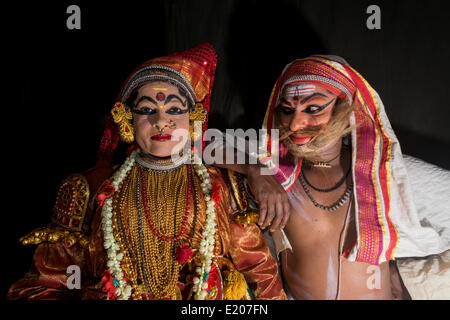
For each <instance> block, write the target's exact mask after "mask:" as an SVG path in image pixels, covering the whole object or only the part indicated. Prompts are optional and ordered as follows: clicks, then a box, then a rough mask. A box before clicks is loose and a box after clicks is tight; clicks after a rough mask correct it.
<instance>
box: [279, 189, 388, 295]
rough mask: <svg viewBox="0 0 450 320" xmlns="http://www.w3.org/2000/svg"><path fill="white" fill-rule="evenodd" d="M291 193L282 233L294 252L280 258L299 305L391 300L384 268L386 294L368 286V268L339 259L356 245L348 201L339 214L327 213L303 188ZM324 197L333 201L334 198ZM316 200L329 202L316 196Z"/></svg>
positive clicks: (358, 263) (352, 213) (334, 212)
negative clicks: (312, 301) (305, 302)
mask: <svg viewBox="0 0 450 320" xmlns="http://www.w3.org/2000/svg"><path fill="white" fill-rule="evenodd" d="M293 188H294V189H293V190H291V192H290V194H289V198H290V203H291V207H292V212H291V216H290V220H289V223H288V224H287V226H286V228H285V233H286V236H287V237H288V239H289V242H290V244H291V246H292V252H291V251H290V250H285V251H283V252H282V254H281V260H282V261H281V263H282V272H283V276H284V279H285V281H286V283H287V285H288V287H289V290H290V291H291V293H292V294H293V295H294V296H295V297H296V298H297V299H339V298H351V299H354V298H357V297H361V298H364V297H365V298H376V297H378V298H380V297H381V298H387V299H389V298H390V289H389V288H388V286H389V279H388V274H389V272H388V265H387V264H385V265H381V266H380V267H381V272H382V273H383V275H382V277H383V279H382V282H383V289H386V290H376V291H373V290H369V289H370V288H368V287H367V284H366V283H367V279H368V274H367V272H366V270H367V268H368V267H369V266H370V265H369V264H367V263H361V262H350V261H348V260H346V259H345V258H343V257H342V254H343V252H345V251H346V250H348V249H349V248H351V247H352V245H354V243H355V241H356V226H355V219H354V216H355V212H354V211H355V208H354V203H353V201H352V200H351V198H350V199H349V200H348V201H346V202H345V204H344V205H342V206H341V207H340V208H338V209H336V210H334V211H326V210H323V209H321V208H318V207H316V206H315V205H314V204H313V203H312V202H311V201H310V199H309V198H308V196H307V195H306V194H305V192H304V190H303V189H302V188H301V187H299V186H298V185H297V186H294V187H293ZM341 192H342V191H341ZM337 194H339V192H338V193H337ZM328 196H329V197H330V198H331V199H333V195H328ZM334 197H336V195H334ZM337 197H339V195H338V196H337ZM316 200H317V202H318V203H324V204H326V203H327V202H328V203H329V202H330V200H329V199H326V197H320V196H319V197H317V199H316ZM371 295H373V297H372V296H371Z"/></svg>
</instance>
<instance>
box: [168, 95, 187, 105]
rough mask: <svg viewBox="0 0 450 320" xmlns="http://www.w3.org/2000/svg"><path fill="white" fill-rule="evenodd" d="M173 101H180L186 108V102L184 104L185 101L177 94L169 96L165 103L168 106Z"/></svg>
mask: <svg viewBox="0 0 450 320" xmlns="http://www.w3.org/2000/svg"><path fill="white" fill-rule="evenodd" d="M172 99H178V100H179V101H180V102H181V104H182V105H183V107H185V106H186V101H184V102H183V100H181V98H180V97H179V96H177V95H175V94H169V95H168V96H167V98H166V101H164V104H168V103H169V102H170V100H172Z"/></svg>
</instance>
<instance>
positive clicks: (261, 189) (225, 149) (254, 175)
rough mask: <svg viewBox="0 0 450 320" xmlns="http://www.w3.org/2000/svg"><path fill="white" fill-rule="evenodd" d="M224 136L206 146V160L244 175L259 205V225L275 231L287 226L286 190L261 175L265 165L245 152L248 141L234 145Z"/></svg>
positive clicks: (289, 211)
mask: <svg viewBox="0 0 450 320" xmlns="http://www.w3.org/2000/svg"><path fill="white" fill-rule="evenodd" d="M216 131H217V130H216ZM217 132H218V133H220V132H219V131H217ZM224 138H225V137H224V136H222V137H216V140H214V141H213V142H212V143H210V144H209V145H208V146H207V148H205V152H204V154H203V157H204V160H205V162H206V163H208V164H212V165H214V166H217V167H219V168H223V169H229V170H233V171H236V172H238V173H241V174H243V175H245V176H246V177H247V181H248V184H249V186H250V188H251V190H252V193H253V196H254V198H255V200H256V201H257V202H258V205H259V220H258V224H259V225H260V226H261V228H263V229H264V228H266V227H268V226H270V230H271V231H272V232H273V231H275V230H278V229H279V228H281V229H284V227H285V226H286V224H287V222H288V220H289V215H290V213H291V210H290V205H289V200H288V198H287V193H286V191H285V190H284V188H283V187H282V186H281V184H280V183H279V182H278V180H277V179H276V178H275V177H274V176H273V175H262V174H261V169H262V168H263V165H262V164H260V163H259V161H258V160H257V159H256V155H250V154H249V153H248V152H246V150H250V147H248V143H247V142H241V145H244V147H243V148H241V147H239V146H240V145H239V143H238V144H237V145H238V147H235V146H234V144H233V145H229V144H228V143H227V141H226V142H225V139H224ZM238 139H239V138H238ZM227 155H232V156H231V159H228V160H232V161H227ZM228 158H230V157H228ZM242 160H244V161H242Z"/></svg>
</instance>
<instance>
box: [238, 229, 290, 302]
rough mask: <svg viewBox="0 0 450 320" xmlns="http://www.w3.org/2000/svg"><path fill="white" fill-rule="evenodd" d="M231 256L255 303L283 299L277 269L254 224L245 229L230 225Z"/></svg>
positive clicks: (284, 295)
mask: <svg viewBox="0 0 450 320" xmlns="http://www.w3.org/2000/svg"><path fill="white" fill-rule="evenodd" d="M230 255H231V257H232V260H233V263H234V265H235V266H236V268H237V269H238V271H239V272H241V273H242V274H243V275H244V277H245V279H246V281H247V283H248V284H249V286H250V288H251V289H252V291H253V292H254V295H255V297H256V299H264V300H285V299H286V294H285V293H284V291H283V284H282V281H281V277H280V275H279V273H278V265H277V263H276V262H275V260H274V258H273V257H272V255H271V254H270V251H269V248H268V247H267V245H266V242H265V239H264V236H263V234H262V232H261V230H260V229H259V228H258V226H257V225H256V224H254V223H251V224H249V225H247V226H246V227H240V226H238V225H237V224H236V223H234V222H231V250H230Z"/></svg>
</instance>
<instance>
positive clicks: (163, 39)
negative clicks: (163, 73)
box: [0, 0, 450, 297]
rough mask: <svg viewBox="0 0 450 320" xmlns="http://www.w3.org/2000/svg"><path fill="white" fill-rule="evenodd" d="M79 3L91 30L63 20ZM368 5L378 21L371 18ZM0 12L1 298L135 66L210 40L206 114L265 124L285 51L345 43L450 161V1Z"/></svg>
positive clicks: (407, 127)
mask: <svg viewBox="0 0 450 320" xmlns="http://www.w3.org/2000/svg"><path fill="white" fill-rule="evenodd" d="M71 4H78V5H79V6H80V8H81V30H68V29H67V28H66V19H67V17H68V14H66V8H67V7H68V6H69V5H71ZM370 4H377V5H379V6H380V8H381V27H382V28H381V30H368V29H367V28H366V19H367V17H368V16H369V15H368V14H366V8H367V7H368V6H369V5H370ZM2 13H3V17H4V19H3V23H5V26H4V27H2V32H3V36H2V39H3V40H2V42H3V45H2V49H3V50H2V51H3V52H6V54H7V55H6V58H5V61H4V62H5V65H4V70H7V71H8V72H7V73H6V74H7V76H5V73H3V75H4V80H7V83H8V85H6V86H3V91H4V92H3V93H4V94H3V96H5V97H6V100H5V101H8V103H5V104H6V105H4V106H3V107H4V108H3V114H2V120H3V124H4V126H3V128H4V129H3V139H2V140H3V142H4V153H3V157H2V159H3V168H4V169H3V170H4V172H3V177H5V178H4V179H3V184H4V185H5V186H6V188H4V189H3V190H4V191H3V210H2V216H3V217H4V218H6V219H3V228H2V230H3V231H2V236H3V238H4V239H3V242H2V243H3V248H4V249H5V251H4V253H3V256H2V266H3V268H4V269H5V270H4V273H3V275H4V276H3V277H1V289H2V291H1V292H0V295H1V296H2V297H5V295H6V292H7V289H8V287H9V286H10V285H11V283H12V282H13V281H15V280H17V279H18V278H20V277H22V276H23V274H24V273H25V272H26V270H27V269H28V267H29V265H30V261H31V257H32V253H33V247H21V246H20V245H19V244H18V243H17V239H18V238H19V237H20V236H22V235H23V234H24V233H26V232H28V231H30V230H31V229H33V228H35V227H38V226H41V225H43V224H45V223H47V222H48V221H49V219H50V215H51V209H52V206H53V202H54V200H55V198H56V193H57V189H58V185H59V183H60V181H61V180H62V179H63V178H64V177H66V176H67V175H69V174H70V173H74V172H80V171H83V170H85V169H87V168H89V167H91V166H93V165H94V163H95V156H96V150H97V145H98V143H99V140H100V136H101V133H102V130H103V125H104V122H105V116H106V115H107V114H108V112H109V110H110V108H111V107H112V105H113V103H114V102H115V98H116V95H117V93H118V91H119V89H120V86H121V84H122V81H124V80H125V78H126V76H127V75H128V73H129V72H131V70H133V69H134V68H135V67H137V66H138V65H140V64H141V63H142V62H144V61H145V60H147V59H149V58H152V57H157V56H161V55H165V54H167V53H168V52H171V51H174V50H182V49H186V48H189V47H191V46H194V45H196V44H198V43H200V42H203V41H209V42H211V43H212V44H213V45H214V46H215V48H216V49H217V52H218V55H219V64H218V69H217V73H216V80H215V86H214V91H213V102H212V110H211V116H210V127H216V128H219V129H226V128H250V127H254V128H259V127H260V125H261V122H262V119H263V117H264V111H265V108H266V105H267V102H268V98H269V94H270V91H271V89H272V86H273V84H274V82H275V80H276V78H277V77H278V75H279V74H280V72H281V70H282V68H283V67H284V66H285V65H286V64H287V63H289V62H290V61H291V60H293V59H295V58H301V57H305V56H307V55H309V54H316V53H325V54H336V55H340V56H343V57H344V58H345V59H346V60H347V61H348V62H349V63H350V64H351V65H352V66H353V67H354V68H355V69H356V70H358V71H359V72H360V73H361V74H362V75H363V76H364V77H365V78H366V79H367V81H368V82H369V83H370V84H371V85H372V86H373V87H374V88H375V90H377V92H378V93H379V94H380V96H381V98H382V100H383V101H384V104H385V107H386V112H387V114H388V116H389V118H390V120H391V123H392V126H393V128H394V130H395V131H396V133H397V135H398V138H399V140H400V142H401V145H402V149H403V152H404V153H407V154H411V155H414V156H417V157H420V158H422V159H424V160H426V161H428V162H431V163H435V164H438V165H440V166H442V167H445V168H447V169H450V148H449V147H450V133H449V131H450V130H449V129H448V128H449V120H450V116H449V107H450V105H449V99H450V94H449V92H450V90H449V89H448V84H449V81H448V77H449V75H450V68H449V65H448V58H449V57H450V46H449V43H448V34H449V31H450V22H449V20H450V19H449V18H450V14H449V2H448V1H406V0H404V1H365V0H363V1H361V0H355V1H336V0H308V1H287V0H286V1H283V0H277V1H272V2H266V1H264V2H262V1H244V0H233V1H232V0H230V1H210V0H203V1H193V0H192V1H187V0H184V1H181V0H180V1H177V0H172V1H168V0H167V1H145V2H136V3H134V2H130V1H120V2H119V1H114V2H113V3H111V2H104V3H101V2H96V4H95V5H94V4H93V3H92V2H87V1H76V0H74V1H70V2H68V1H62V2H61V3H59V4H48V3H42V2H39V3H36V2H32V3H29V4H27V3H24V2H22V1H21V2H17V4H14V5H13V6H11V7H8V9H7V10H3V12H2ZM9 100H11V101H9ZM6 125H9V126H8V128H9V129H8V130H6V129H5V128H6Z"/></svg>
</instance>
